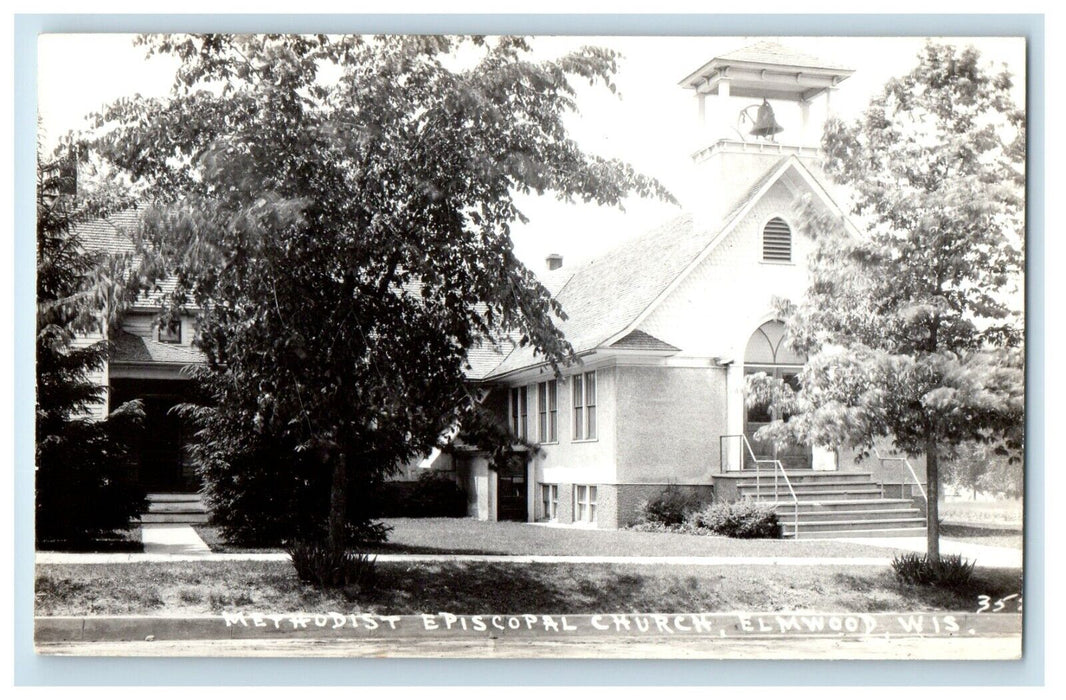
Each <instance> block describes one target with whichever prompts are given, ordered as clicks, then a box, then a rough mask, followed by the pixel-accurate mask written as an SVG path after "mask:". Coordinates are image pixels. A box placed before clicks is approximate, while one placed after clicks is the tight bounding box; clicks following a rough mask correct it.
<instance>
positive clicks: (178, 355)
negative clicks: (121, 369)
mask: <svg viewBox="0 0 1066 700" xmlns="http://www.w3.org/2000/svg"><path fill="white" fill-rule="evenodd" d="M203 361H204V355H203V353H202V352H200V351H199V350H197V349H196V348H195V347H193V346H191V345H180V344H178V343H160V342H159V341H157V340H154V339H152V338H145V337H143V336H139V335H134V334H133V333H127V332H126V331H119V333H118V335H117V337H116V338H115V340H114V350H113V352H112V354H111V362H112V363H115V364H150V363H151V364H156V363H161V364H169V365H191V364H197V363H200V362H203Z"/></svg>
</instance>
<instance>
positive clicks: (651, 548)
mask: <svg viewBox="0 0 1066 700" xmlns="http://www.w3.org/2000/svg"><path fill="white" fill-rule="evenodd" d="M385 522H386V523H387V524H388V525H390V526H391V527H392V532H391V533H390V534H389V541H388V542H387V543H385V544H383V545H378V546H375V547H372V548H370V549H369V550H368V551H373V552H379V553H396V554H399V553H405V554H515V555H556V556H568V555H569V556H620V555H625V556H781V557H877V556H880V557H883V556H889V555H891V554H892V553H893V552H894V551H896V550H893V549H888V548H884V547H874V546H872V545H863V544H855V543H849V542H836V541H831V540H825V541H807V540H798V541H796V540H736V539H731V538H728V537H711V536H706V535H686V534H679V533H666V532H634V531H631V530H587V529H574V528H561V527H545V526H540V525H531V524H528V523H512V522H496V523H492V522H482V521H478V520H473V519H469V518H391V519H387V520H386V521H385ZM197 531H198V532H199V533H200V536H201V537H202V538H203V540H204V541H205V542H206V543H207V544H208V545H209V546H210V547H211V549H212V550H213V551H223V552H235V551H248V550H247V549H246V548H245V549H242V548H240V547H235V546H232V545H229V544H227V543H226V542H225V541H224V540H223V539H222V538H221V536H220V535H219V533H218V531H217V530H216V529H215V528H210V527H198V528H197Z"/></svg>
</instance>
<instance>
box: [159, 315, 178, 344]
mask: <svg viewBox="0 0 1066 700" xmlns="http://www.w3.org/2000/svg"><path fill="white" fill-rule="evenodd" d="M159 342H160V343H176V344H180V343H181V321H175V322H174V323H171V324H170V325H168V326H164V325H160V326H159Z"/></svg>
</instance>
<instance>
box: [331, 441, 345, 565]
mask: <svg viewBox="0 0 1066 700" xmlns="http://www.w3.org/2000/svg"><path fill="white" fill-rule="evenodd" d="M347 514H348V462H347V458H346V457H345V455H344V453H343V452H340V451H338V452H336V453H334V455H333V481H332V483H331V484H330V489H329V522H328V527H329V530H328V532H327V544H328V546H329V549H330V551H331V552H336V553H338V554H339V553H343V552H344V551H345V550H346V549H347V543H346V542H345V536H344V530H345V522H346V521H347Z"/></svg>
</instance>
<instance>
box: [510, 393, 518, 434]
mask: <svg viewBox="0 0 1066 700" xmlns="http://www.w3.org/2000/svg"><path fill="white" fill-rule="evenodd" d="M511 434H513V435H518V388H517V387H515V388H514V389H511Z"/></svg>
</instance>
